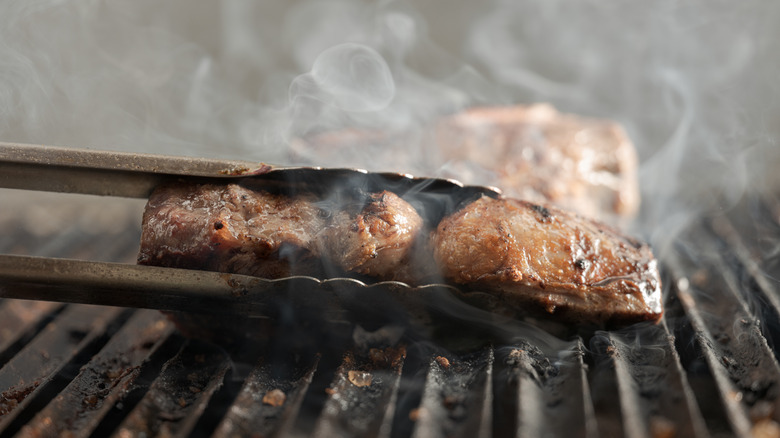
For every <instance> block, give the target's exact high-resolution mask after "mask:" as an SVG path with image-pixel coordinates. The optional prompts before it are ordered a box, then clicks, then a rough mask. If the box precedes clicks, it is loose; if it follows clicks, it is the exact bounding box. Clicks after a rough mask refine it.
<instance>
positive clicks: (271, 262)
mask: <svg viewBox="0 0 780 438" xmlns="http://www.w3.org/2000/svg"><path fill="white" fill-rule="evenodd" d="M322 216H323V215H322V214H321V212H320V209H319V208H318V207H317V206H316V205H315V204H314V199H312V198H308V197H305V196H299V197H295V198H292V197H288V196H282V195H274V194H270V193H266V192H263V191H254V190H249V189H246V188H243V187H241V186H238V185H235V184H228V185H192V184H189V185H187V184H172V185H164V186H162V187H159V188H158V189H156V190H155V191H154V193H152V196H151V198H150V199H149V202H148V204H147V206H146V210H145V211H144V217H143V229H142V236H141V251H140V254H139V256H138V263H140V264H145V265H157V266H167V267H173V268H190V269H204V270H209V271H218V272H229V273H234V274H246V275H255V276H258V277H265V278H280V277H287V276H290V275H319V274H320V272H321V268H320V266H321V265H320V254H319V249H318V245H317V240H316V238H317V234H318V233H319V232H320V231H321V230H322V229H323V227H324V226H325V219H324V218H323V217H322Z"/></svg>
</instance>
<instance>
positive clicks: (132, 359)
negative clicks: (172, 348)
mask: <svg viewBox="0 0 780 438" xmlns="http://www.w3.org/2000/svg"><path fill="white" fill-rule="evenodd" d="M172 330H173V327H172V325H171V324H170V323H169V322H168V321H166V320H165V319H164V318H163V317H162V315H160V314H159V313H158V312H154V311H148V310H142V311H138V312H136V314H135V315H133V317H132V318H130V320H129V321H128V322H127V324H125V326H124V327H122V329H121V330H119V331H118V332H117V333H116V335H115V336H113V337H112V338H111V340H110V341H109V342H108V343H107V344H106V345H105V347H103V349H101V350H100V352H98V353H97V354H96V355H95V356H94V357H93V358H92V359H91V360H90V362H89V363H88V364H86V365H85V366H84V367H82V369H81V372H80V373H79V374H78V376H76V377H75V378H74V379H73V380H72V381H71V383H70V384H69V385H68V386H67V387H65V388H64V389H63V390H62V391H61V392H60V393H59V395H58V396H57V397H56V398H55V399H54V400H52V401H51V403H49V404H48V405H47V406H46V407H45V408H44V409H43V410H41V411H40V412H39V413H38V414H37V415H36V416H35V417H34V418H33V420H32V421H31V422H30V423H29V424H28V425H27V426H25V427H24V428H23V429H22V431H21V433H20V436H60V435H62V434H65V433H66V432H67V434H68V436H71V437H73V438H77V437H88V436H89V435H90V434H91V433H92V432H93V431H94V430H95V428H96V427H97V425H98V424H99V423H100V421H101V420H102V419H103V418H104V417H105V415H106V414H107V412H108V410H110V409H111V408H112V407H113V406H114V405H115V404H116V403H117V401H118V400H119V399H120V398H122V396H123V393H124V392H125V391H127V390H128V388H129V387H130V385H132V384H133V382H134V381H135V379H136V378H137V377H138V375H139V373H140V368H141V366H142V365H143V364H144V362H145V361H146V360H147V359H148V357H149V355H151V354H152V353H153V352H154V351H155V350H156V349H157V348H158V347H159V346H160V345H161V344H162V342H163V341H164V340H165V339H167V337H168V335H170V334H171V332H172Z"/></svg>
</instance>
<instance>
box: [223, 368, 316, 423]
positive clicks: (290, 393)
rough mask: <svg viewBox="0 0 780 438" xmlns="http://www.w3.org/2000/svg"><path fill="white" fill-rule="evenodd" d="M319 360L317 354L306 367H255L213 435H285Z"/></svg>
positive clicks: (294, 417)
mask: <svg viewBox="0 0 780 438" xmlns="http://www.w3.org/2000/svg"><path fill="white" fill-rule="evenodd" d="M319 359H320V357H319V356H315V358H314V360H313V363H310V364H309V365H308V366H305V367H300V366H299V364H295V363H293V362H292V361H291V362H290V363H288V364H287V365H286V366H285V367H283V368H285V369H279V368H280V367H279V366H273V365H259V366H257V367H255V368H254V369H253V370H252V372H251V373H250V374H249V376H248V377H247V379H246V381H245V382H244V386H243V387H242V388H241V391H240V392H239V394H238V397H237V398H236V400H235V402H234V403H233V405H232V406H231V407H230V410H229V411H228V413H227V415H225V418H224V419H223V420H222V422H221V423H220V425H219V426H218V427H217V430H216V432H215V433H214V437H215V438H227V437H235V436H252V435H253V434H255V435H258V436H285V435H286V432H287V430H289V427H290V426H291V423H292V422H293V421H295V419H296V418H297V416H298V412H299V411H300V407H301V403H302V402H303V398H304V395H305V394H306V390H307V389H308V388H309V384H310V383H311V381H312V378H313V377H314V373H315V372H316V370H317V366H318V364H319ZM290 368H293V369H294V370H291V369H290ZM295 368H297V369H295ZM277 374H283V376H277ZM287 374H289V376H287ZM277 391H278V392H277Z"/></svg>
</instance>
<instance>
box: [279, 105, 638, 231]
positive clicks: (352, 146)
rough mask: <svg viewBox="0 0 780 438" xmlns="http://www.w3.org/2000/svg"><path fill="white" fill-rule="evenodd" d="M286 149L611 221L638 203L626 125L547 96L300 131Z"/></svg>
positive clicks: (304, 158) (302, 156) (312, 159)
mask: <svg viewBox="0 0 780 438" xmlns="http://www.w3.org/2000/svg"><path fill="white" fill-rule="evenodd" d="M414 145H421V147H419V148H417V149H412V147H415V146H414ZM415 150H421V151H423V154H415V153H414V151H415ZM398 151H408V153H398ZM291 154H292V155H293V158H294V159H295V160H296V161H299V162H302V163H308V164H311V165H317V166H345V165H348V166H356V167H363V166H369V169H371V170H397V171H401V170H403V171H406V172H412V173H418V174H426V173H427V174H434V173H435V174H437V175H439V176H443V177H447V178H454V179H457V180H459V181H461V182H464V183H466V184H475V185H491V186H496V187H499V188H501V189H502V190H503V191H504V193H505V194H506V195H507V196H510V197H513V198H518V199H526V200H528V201H531V202H537V203H553V204H555V205H557V206H560V207H563V208H566V209H569V210H573V211H575V212H578V213H580V214H583V215H585V216H588V217H592V218H596V219H599V220H603V221H607V222H613V223H618V222H620V221H623V220H625V219H626V218H631V217H633V215H635V214H636V212H637V210H638V208H639V189H638V180H637V157H636V152H635V150H634V147H633V145H632V144H631V142H630V140H629V139H628V137H627V136H626V134H625V132H624V131H623V129H622V128H621V127H620V126H619V125H618V124H617V123H615V122H611V121H607V120H597V119H589V118H584V117H578V116H575V115H571V114H564V113H560V112H558V111H556V110H555V109H554V108H553V107H552V106H550V105H546V104H538V105H531V106H508V107H483V108H472V109H469V110H466V111H462V112H460V113H457V114H454V115H451V116H448V117H444V118H441V119H439V120H437V121H435V122H434V123H431V124H429V125H427V126H425V127H423V128H421V129H420V130H414V131H408V132H382V131H378V130H374V131H372V130H359V129H344V130H340V131H332V132H324V133H320V134H317V135H313V136H309V137H307V138H305V139H296V140H295V141H293V142H292V144H291ZM352 159H354V161H350V160H352ZM372 166H374V167H372ZM377 166H381V168H379V167H377Z"/></svg>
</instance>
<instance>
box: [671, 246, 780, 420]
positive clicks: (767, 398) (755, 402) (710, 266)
mask: <svg viewBox="0 0 780 438" xmlns="http://www.w3.org/2000/svg"><path fill="white" fill-rule="evenodd" d="M716 243H717V241H715V240H714V239H708V240H704V241H702V243H701V244H700V250H701V251H703V252H704V253H705V254H712V255H711V256H710V257H709V258H707V259H705V260H700V261H699V264H700V265H701V264H702V263H704V268H705V270H706V272H707V274H706V275H695V276H693V277H691V278H690V279H685V280H681V281H678V286H679V289H680V291H679V295H680V301H681V303H682V305H683V308H684V309H685V311H686V314H687V315H688V316H689V318H690V319H691V323H692V325H693V327H694V329H695V331H696V332H697V333H696V336H697V338H698V339H699V340H700V341H701V348H702V349H703V350H705V351H708V350H709V351H712V356H713V358H717V359H718V360H716V361H714V363H712V364H709V365H710V368H711V369H712V368H713V367H716V368H719V369H722V370H723V371H724V372H725V373H726V375H728V376H729V378H730V379H731V381H732V382H733V384H734V385H735V388H734V390H735V391H736V397H737V398H738V399H739V401H741V402H742V403H743V405H744V407H745V409H747V413H748V415H749V417H750V419H751V420H753V421H752V424H754V425H758V426H761V425H760V424H759V423H761V422H767V421H772V422H774V423H775V425H777V424H776V423H777V422H780V365H778V362H777V359H776V358H775V355H774V353H773V352H772V349H771V348H770V346H769V345H768V343H767V340H766V338H765V337H764V336H763V334H762V332H761V321H760V320H759V318H758V316H757V315H756V314H755V313H754V312H753V311H751V307H753V306H751V305H750V304H749V303H748V302H746V301H745V299H746V294H745V293H744V291H743V290H741V287H742V285H741V284H740V282H739V281H738V280H737V279H736V278H735V275H736V274H734V272H733V271H732V270H725V269H720V268H721V267H722V266H724V263H727V262H726V261H725V260H723V258H722V257H723V254H724V253H725V251H724V249H722V248H720V247H719V246H716ZM713 296H716V297H717V299H713V298H712V297H713ZM719 383H720V382H719ZM777 426H779V427H780V425H777ZM761 427H763V426H761Z"/></svg>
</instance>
